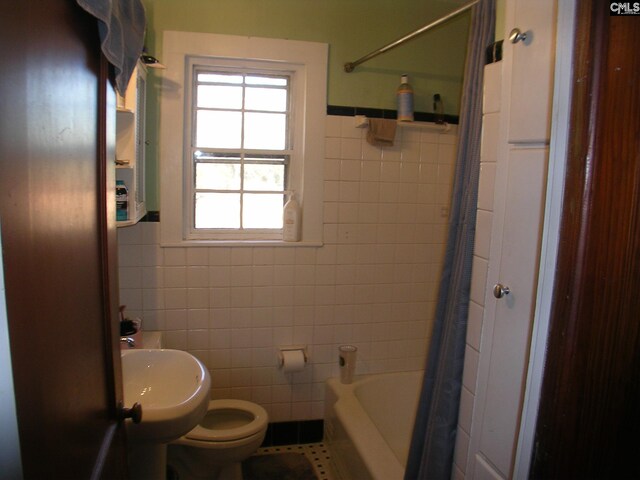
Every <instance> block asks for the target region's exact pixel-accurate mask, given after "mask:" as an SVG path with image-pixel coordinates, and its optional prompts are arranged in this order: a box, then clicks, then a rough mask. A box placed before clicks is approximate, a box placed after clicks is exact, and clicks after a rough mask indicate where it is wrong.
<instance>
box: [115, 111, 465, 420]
mask: <svg viewBox="0 0 640 480" xmlns="http://www.w3.org/2000/svg"><path fill="white" fill-rule="evenodd" d="M365 133H366V131H365V130H364V129H360V128H356V127H355V122H354V119H353V117H341V116H327V117H326V139H325V154H326V159H325V164H324V173H325V179H324V232H325V235H324V245H323V246H322V247H296V246H287V247H207V248H197V247H190V248H179V247H172V248H162V247H161V246H160V243H159V223H145V222H143V223H139V224H138V225H136V226H133V227H128V228H124V229H120V230H119V232H118V237H119V244H120V245H119V255H120V260H119V262H120V287H121V288H120V295H121V297H120V298H121V303H122V304H126V305H127V311H128V312H129V314H130V315H132V316H141V317H142V318H143V319H144V328H146V329H149V330H162V331H163V332H164V338H165V345H166V347H167V348H177V349H182V350H187V351H189V352H191V353H192V354H194V355H195V356H196V357H198V358H199V359H201V360H202V361H203V362H204V364H205V365H206V366H207V367H208V368H209V371H210V372H211V376H212V396H213V397H217V398H222V397H227V398H240V399H247V400H251V401H255V402H257V403H259V404H260V405H262V406H264V407H265V408H266V409H267V411H268V412H269V414H270V416H271V420H272V421H275V422H279V421H288V420H305V419H318V418H322V417H323V413H324V412H323V408H324V404H323V402H324V381H325V380H326V379H327V378H328V377H330V376H335V375H337V374H338V367H337V361H336V359H337V346H338V345H340V344H343V343H352V344H355V345H357V346H358V348H359V350H358V368H357V373H361V374H362V373H375V372H389V371H405V370H416V369H421V368H423V366H424V362H425V358H426V357H425V356H426V351H427V343H428V338H429V335H430V331H431V323H432V319H433V314H434V308H435V302H436V296H437V289H438V282H439V276H440V269H441V263H442V256H443V252H444V247H445V242H446V234H447V229H448V225H447V222H448V211H449V196H450V192H451V185H452V177H453V171H454V168H453V166H454V163H455V145H456V141H455V140H456V127H455V126H453V128H452V130H451V131H450V132H448V133H433V132H431V131H427V130H421V129H419V128H414V127H409V128H402V129H398V132H397V138H396V140H397V141H396V145H395V146H393V147H389V148H377V147H373V146H371V145H369V144H368V143H367V142H366V140H365ZM287 344H307V345H308V349H309V358H310V361H309V364H308V365H307V367H306V368H305V370H304V371H303V372H300V373H295V374H284V373H282V371H281V370H279V369H278V367H277V356H276V352H277V347H278V346H279V345H287Z"/></svg>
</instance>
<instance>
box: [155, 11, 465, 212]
mask: <svg viewBox="0 0 640 480" xmlns="http://www.w3.org/2000/svg"><path fill="white" fill-rule="evenodd" d="M143 1H144V4H145V8H146V11H147V18H148V27H147V39H146V45H147V49H148V51H149V52H150V53H151V54H153V55H155V56H157V57H158V58H159V59H160V60H162V33H163V32H164V31H165V30H179V31H194V32H210V33H221V34H229V35H250V36H258V37H270V38H287V39H293V40H306V41H315V42H323V43H327V44H329V72H328V92H327V94H328V103H329V104H331V105H345V106H358V107H373V108H387V109H395V108H396V106H395V89H396V87H397V85H398V84H399V80H400V75H401V74H403V73H407V74H409V78H410V82H411V84H412V85H413V87H414V91H415V109H416V110H417V111H422V112H431V111H432V105H431V103H432V97H433V94H434V93H440V94H441V96H442V98H443V101H444V106H445V113H447V114H453V115H457V114H458V111H459V105H460V92H461V88H462V76H463V70H464V58H465V54H466V42H467V33H468V28H469V18H470V15H469V13H468V12H466V13H464V14H462V15H460V16H459V17H457V18H455V19H452V20H450V21H449V22H447V23H446V24H444V25H441V26H438V27H436V28H435V29H433V30H431V31H429V32H427V33H425V34H423V35H422V36H421V37H419V38H416V39H414V40H412V41H410V42H408V43H406V44H404V45H402V46H400V47H398V48H396V49H394V50H392V51H390V52H387V53H385V54H383V55H381V56H379V57H377V58H375V59H373V60H370V61H369V62H367V63H365V64H363V65H361V66H359V67H358V68H356V70H355V71H354V72H353V73H346V72H345V71H344V69H343V65H344V63H346V62H349V61H354V60H356V59H358V58H360V57H362V56H364V55H366V54H367V53H369V52H371V51H373V50H375V49H377V48H380V47H382V46H384V45H386V44H387V43H390V42H392V41H394V40H396V39H397V38H399V37H402V36H404V35H405V34H407V33H409V32H412V31H414V30H416V29H417V28H419V27H421V26H423V25H425V24H427V23H429V22H431V21H433V20H436V19H438V18H440V17H441V16H442V15H444V14H446V13H448V12H450V11H451V10H454V9H455V8H458V7H459V6H460V5H462V4H463V3H465V2H464V1H460V0H422V1H417V0H269V1H267V0H143ZM160 81H161V79H160V76H159V75H158V74H156V73H155V72H154V71H153V70H150V75H149V82H148V84H149V91H148V107H147V137H148V140H149V147H148V149H147V208H148V209H149V210H157V209H158V208H159V198H158V183H159V182H158V179H157V160H156V157H157V147H156V146H157V131H158V102H159V93H158V92H159V91H160V89H159V85H160Z"/></svg>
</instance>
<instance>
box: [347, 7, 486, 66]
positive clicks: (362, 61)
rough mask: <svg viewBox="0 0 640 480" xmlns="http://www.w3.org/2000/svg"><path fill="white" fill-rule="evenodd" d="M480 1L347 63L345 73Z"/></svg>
mask: <svg viewBox="0 0 640 480" xmlns="http://www.w3.org/2000/svg"><path fill="white" fill-rule="evenodd" d="M479 1H480V0H473V1H471V2H469V3H466V4H464V5H463V6H461V7H460V8H458V9H456V10H453V11H452V12H450V13H447V14H446V15H445V16H443V17H440V18H439V19H437V20H435V21H433V22H431V23H429V24H427V25H425V26H423V27H420V28H419V29H418V30H416V31H414V32H411V33H408V34H407V35H405V36H404V37H402V38H399V39H397V40H396V41H394V42H391V43H389V44H388V45H385V46H384V47H381V48H379V49H377V50H374V51H373V52H371V53H369V54H367V55H365V56H364V57H361V58H359V59H358V60H355V61H353V62H347V63H345V64H344V71H345V72H347V73H351V72H353V70H354V69H355V68H356V67H357V66H358V65H360V64H361V63H364V62H366V61H368V60H371V59H372V58H373V57H377V56H378V55H380V54H382V53H385V52H388V51H389V50H391V49H392V48H395V47H398V46H400V45H402V44H403V43H405V42H407V41H409V40H411V39H413V38H415V37H417V36H418V35H421V34H423V33H425V32H427V31H429V30H431V29H432V28H433V27H437V26H438V25H440V24H441V23H444V22H446V21H447V20H449V19H451V18H453V17H455V16H457V15H460V14H461V13H462V12H465V11H467V10H469V9H470V8H471V7H473V6H474V5H475V4H476V3H478V2H479Z"/></svg>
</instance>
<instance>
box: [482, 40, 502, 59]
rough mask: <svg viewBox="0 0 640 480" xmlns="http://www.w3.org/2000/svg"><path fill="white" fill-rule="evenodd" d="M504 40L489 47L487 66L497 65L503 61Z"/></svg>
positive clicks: (486, 57)
mask: <svg viewBox="0 0 640 480" xmlns="http://www.w3.org/2000/svg"><path fill="white" fill-rule="evenodd" d="M503 42H504V40H498V41H497V42H494V43H492V44H491V45H489V46H488V47H487V50H486V56H485V64H486V65H489V64H491V63H496V62H499V61H501V60H502V43H503Z"/></svg>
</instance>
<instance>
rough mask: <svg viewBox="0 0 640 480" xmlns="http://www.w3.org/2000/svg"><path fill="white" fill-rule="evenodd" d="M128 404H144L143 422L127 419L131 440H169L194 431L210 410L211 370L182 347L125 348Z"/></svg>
mask: <svg viewBox="0 0 640 480" xmlns="http://www.w3.org/2000/svg"><path fill="white" fill-rule="evenodd" d="M122 379H123V387H124V404H125V406H126V407H129V408H130V407H131V406H132V405H133V404H134V403H136V402H138V403H140V404H141V405H142V421H141V422H140V423H138V424H134V423H133V422H132V421H131V419H127V420H126V422H127V423H126V427H127V435H128V437H129V439H131V440H134V441H140V442H144V443H168V442H171V441H173V440H175V439H177V438H179V437H181V436H182V435H184V434H185V433H187V432H189V431H191V430H192V429H193V428H194V427H195V426H196V425H197V424H198V423H199V422H200V421H201V420H202V419H203V418H204V416H205V414H206V413H207V407H208V405H209V388H210V386H211V379H210V377H209V372H208V371H207V369H206V368H205V367H204V366H203V365H202V363H200V361H199V360H198V359H197V358H195V357H194V356H193V355H191V354H189V353H187V352H183V351H181V350H142V349H141V350H135V349H131V350H123V351H122Z"/></svg>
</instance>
